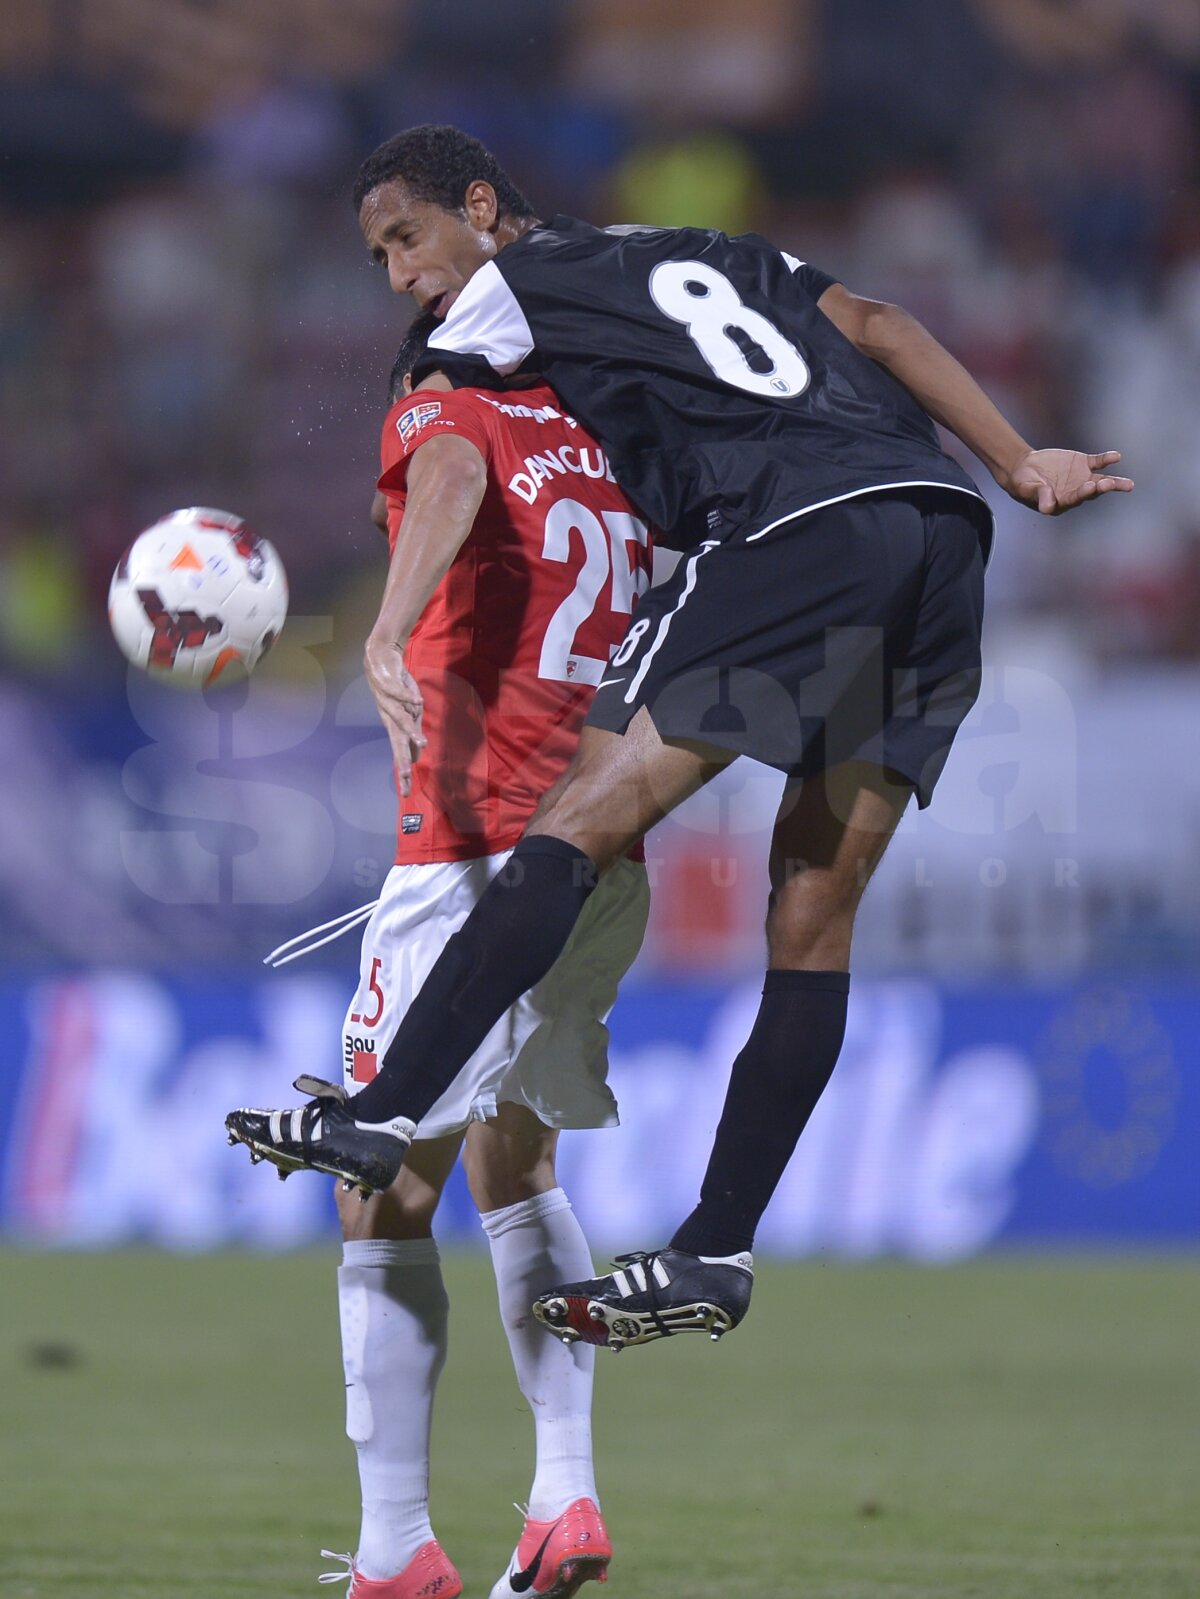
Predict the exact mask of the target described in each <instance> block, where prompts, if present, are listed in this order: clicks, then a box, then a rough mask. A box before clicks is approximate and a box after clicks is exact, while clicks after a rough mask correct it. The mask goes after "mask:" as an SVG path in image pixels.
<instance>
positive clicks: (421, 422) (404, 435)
mask: <svg viewBox="0 0 1200 1599" xmlns="http://www.w3.org/2000/svg"><path fill="white" fill-rule="evenodd" d="M441 414H442V407H441V403H440V402H439V401H437V400H424V401H422V403H421V404H420V405H411V406H409V408H408V410H407V411H404V412H402V413H401V415H400V417H399V419H398V420H397V422H396V426H397V428H398V429H399V430H400V442H401V444H403V445H404V447H405V449H407V448H408V446H409V444H411V443H412V441H413V439H415V438H416V436H417V434H418V433H419V432H420V431H421V429H422V428H423V427H427V426H428V424H429V423H430V422H434V421H436V420H437V418H438V417H439V416H441Z"/></svg>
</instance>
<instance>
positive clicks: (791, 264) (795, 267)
mask: <svg viewBox="0 0 1200 1599" xmlns="http://www.w3.org/2000/svg"><path fill="white" fill-rule="evenodd" d="M779 253H780V255H781V256H782V257H783V259H784V260H785V261H786V262H787V264H788V271H789V272H798V271H799V270H800V268H801V267H802V266H803V265H804V262H803V261H797V259H796V257H795V256H794V255H789V254H788V253H787V251H786V250H780V252H779Z"/></svg>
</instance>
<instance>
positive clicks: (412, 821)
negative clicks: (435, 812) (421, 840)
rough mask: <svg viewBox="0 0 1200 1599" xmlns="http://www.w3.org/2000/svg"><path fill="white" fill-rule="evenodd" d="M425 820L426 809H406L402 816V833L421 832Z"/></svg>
mask: <svg viewBox="0 0 1200 1599" xmlns="http://www.w3.org/2000/svg"><path fill="white" fill-rule="evenodd" d="M424 820H425V813H424V811H405V813H404V815H403V816H402V817H401V818H400V831H401V832H402V833H419V832H420V831H421V823H422V822H423V821H424Z"/></svg>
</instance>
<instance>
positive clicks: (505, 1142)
mask: <svg viewBox="0 0 1200 1599" xmlns="http://www.w3.org/2000/svg"><path fill="white" fill-rule="evenodd" d="M431 320H432V319H421V320H420V321H419V323H418V324H417V325H415V326H414V329H413V330H412V331H411V332H410V335H409V337H408V338H407V339H406V341H405V344H404V347H403V348H402V349H401V352H400V355H399V357H398V358H397V364H396V372H395V373H394V375H393V384H394V385H395V383H396V381H397V379H398V378H401V377H403V376H404V374H405V373H407V371H408V370H409V368H410V366H411V364H412V361H413V360H414V359H415V357H416V355H417V353H418V352H419V351H420V350H421V349H423V348H424V342H425V338H426V337H427V334H428V331H429V324H430V322H431ZM382 466H383V473H382V476H381V478H380V480H379V483H380V490H381V491H382V492H381V493H380V494H379V495H378V496H377V499H376V514H377V519H378V514H379V512H381V511H385V512H386V521H385V522H384V531H386V532H387V534H388V538H389V543H390V546H391V549H392V560H391V563H390V568H389V573H388V580H387V587H386V591H385V594H384V598H383V603H382V606H381V609H380V615H379V619H378V621H377V623H376V625H375V627H374V629H373V630H372V633H371V637H370V639H369V641H368V644H367V669H368V675H369V677H370V680H371V685H372V688H373V689H374V691H375V693H376V694H377V695H378V696H380V697H381V698H383V699H384V700H386V698H387V696H389V695H391V694H394V693H396V692H404V686H403V684H400V685H399V687H398V686H397V682H396V677H395V672H394V662H395V659H396V650H395V645H396V642H397V641H400V640H403V641H406V648H407V657H408V661H409V665H410V668H411V670H412V671H413V672H415V673H416V674H417V676H418V677H419V680H420V682H421V684H422V687H423V690H424V705H425V714H424V724H423V732H422V735H421V738H422V742H423V745H424V747H423V749H422V751H421V755H420V760H419V761H418V762H417V763H416V764H415V765H414V764H413V761H412V758H411V757H412V753H413V751H412V749H411V747H410V746H409V745H408V744H405V745H404V747H403V748H400V749H397V751H396V756H397V760H396V765H397V775H398V779H399V787H400V790H401V797H400V818H399V832H398V839H397V852H396V865H395V866H394V868H393V869H392V871H391V872H390V873H389V875H388V878H387V881H386V883H385V885H384V889H383V894H382V896H381V898H380V900H379V903H378V906H377V907H376V909H375V911H374V913H373V915H372V916H371V919H370V922H369V923H368V925H367V928H366V932H365V934H364V937H363V944H362V964H361V977H360V981H359V987H358V991H357V993H356V994H355V996H354V999H353V1002H352V1003H351V1005H350V1007H349V1012H348V1014H347V1019H346V1026H345V1032H344V1037H343V1082H342V1084H341V1085H340V1086H337V1087H335V1086H333V1085H327V1084H317V1083H316V1082H314V1081H313V1080H311V1079H305V1080H302V1084H303V1086H305V1087H308V1088H309V1091H311V1092H317V1093H318V1094H319V1096H320V1097H321V1098H322V1099H323V1102H324V1103H326V1104H329V1105H333V1104H336V1103H338V1102H339V1101H343V1100H344V1099H346V1098H347V1097H348V1100H349V1103H350V1104H351V1105H352V1104H353V1095H354V1094H355V1093H356V1092H357V1091H358V1089H360V1088H361V1087H362V1086H363V1085H365V1084H366V1083H367V1082H369V1081H370V1080H371V1079H372V1078H373V1077H374V1076H375V1073H376V1070H377V1065H378V1062H379V1061H380V1060H381V1059H382V1057H383V1054H384V1051H385V1050H386V1048H387V1045H388V1043H389V1041H390V1039H391V1037H392V1035H393V1033H394V1032H395V1030H396V1028H397V1026H398V1025H399V1023H400V1019H401V1017H402V1016H403V1014H404V1012H405V1010H406V1009H407V1007H408V1005H409V1003H410V1002H411V1000H412V997H413V995H414V993H415V992H416V991H417V990H418V989H419V988H420V986H421V984H422V982H423V981H424V979H425V976H426V974H427V972H428V970H429V968H430V967H431V966H432V964H433V962H434V960H435V959H436V958H437V956H438V955H439V954H440V953H441V949H442V946H443V945H444V944H445V942H446V940H447V938H449V937H450V936H451V935H452V934H453V933H454V932H455V931H456V930H457V928H458V927H460V926H461V925H462V923H463V921H465V919H466V917H467V915H468V914H469V912H470V910H471V909H472V908H473V906H474V905H475V903H476V901H477V900H478V898H479V896H480V895H481V894H482V892H483V891H484V889H485V888H486V886H487V884H488V883H489V881H491V879H492V878H493V877H494V876H495V875H496V873H497V872H498V871H499V870H500V868H501V867H502V866H503V864H504V862H505V861H506V860H507V859H508V854H509V851H510V849H511V846H512V845H513V844H515V843H516V841H517V839H518V838H519V837H520V835H521V832H522V830H523V828H524V827H525V824H526V823H527V822H528V820H529V817H530V815H531V814H532V812H533V808H534V805H535V803H536V802H537V800H538V799H539V798H540V797H541V795H542V794H543V793H544V791H545V790H546V789H547V788H548V787H549V786H550V785H552V784H553V783H554V781H555V780H556V779H557V778H558V777H559V776H560V775H561V773H562V771H563V769H564V768H565V766H566V764H567V761H568V759H569V758H570V756H571V754H572V753H573V752H574V749H575V747H576V745H577V742H578V737H579V728H580V726H581V724H582V721H583V717H584V715H585V713H586V711H587V709H588V707H589V705H590V704H591V700H592V695H593V693H594V689H595V685H596V683H597V682H598V681H599V679H600V676H601V675H602V673H603V672H604V670H605V669H606V668H607V666H608V660H609V654H610V651H611V650H612V649H613V648H614V647H615V645H616V643H617V641H618V640H619V638H620V637H621V634H622V633H623V631H624V629H625V626H626V624H627V622H628V620H629V614H630V611H631V609H632V607H633V605H634V603H635V600H636V598H637V596H638V594H639V593H640V592H641V591H642V590H643V589H644V588H645V587H646V584H647V582H648V579H649V551H648V547H647V531H646V526H645V524H644V523H643V522H640V521H638V520H637V519H636V518H635V517H634V516H633V515H632V513H631V511H630V508H629V505H628V502H627V501H626V500H625V498H624V496H623V495H622V494H621V492H620V491H619V490H618V489H617V488H616V486H615V485H614V484H613V482H612V480H611V477H610V476H609V474H608V471H607V466H606V462H605V457H604V454H603V452H602V451H601V450H600V449H599V448H598V446H597V445H596V444H595V442H594V440H592V439H591V438H590V437H589V436H588V435H587V434H585V433H584V432H583V430H582V429H581V428H579V427H578V426H576V424H575V423H574V422H573V421H572V420H571V419H570V418H567V417H564V416H563V414H562V411H561V409H560V407H559V405H558V402H557V401H556V399H555V397H554V395H553V394H551V392H550V391H549V389H547V388H545V387H544V386H542V385H540V384H539V385H537V386H536V387H532V388H528V389H526V390H524V391H522V392H520V393H513V394H491V393H487V392H481V391H471V392H468V391H466V390H463V391H461V392H459V393H457V394H453V395H449V394H447V395H434V396H429V395H418V396H415V397H414V398H413V399H411V400H410V399H408V398H403V397H402V398H401V399H400V401H399V403H397V404H395V405H394V406H393V407H392V409H391V411H390V412H389V414H388V417H387V420H386V422H385V424H384V428H383V438H382ZM385 494H386V504H384V503H383V500H384V495H385ZM648 903H649V895H648V890H647V885H646V872H645V867H644V866H643V865H642V864H641V862H640V859H639V860H632V859H625V860H623V861H622V862H621V863H619V865H618V866H617V868H616V869H615V870H614V872H612V873H610V874H609V875H608V876H607V877H606V878H605V885H604V890H603V892H601V893H597V894H595V895H593V896H592V899H591V902H590V908H589V913H588V915H587V916H585V917H584V918H582V919H581V921H580V924H579V926H578V928H577V931H576V936H575V938H574V939H573V940H572V941H571V944H570V946H569V947H568V948H567V949H566V950H565V951H564V952H563V956H562V959H561V960H560V961H559V962H558V963H557V964H556V965H555V967H554V968H553V970H552V971H551V972H549V973H548V975H547V976H546V978H545V980H544V981H543V982H542V983H541V984H539V985H538V986H537V987H536V988H535V989H534V990H533V991H532V992H531V993H529V994H527V995H525V996H524V997H523V998H522V999H520V1000H519V1001H518V1002H517V1003H516V1004H515V1005H514V1006H512V1008H511V1009H510V1010H509V1011H508V1012H507V1013H506V1014H505V1016H504V1017H502V1018H501V1020H500V1021H499V1022H498V1023H497V1024H496V1026H494V1027H493V1028H492V1029H491V1031H490V1032H489V1034H488V1035H487V1037H486V1038H485V1039H484V1040H483V1042H482V1043H481V1044H480V1046H479V1048H478V1049H477V1050H476V1051H475V1052H474V1054H473V1055H472V1058H471V1061H470V1063H469V1065H468V1067H467V1070H466V1071H465V1072H463V1073H462V1074H461V1075H460V1076H459V1077H458V1078H457V1079H456V1080H455V1083H454V1085H453V1088H452V1089H451V1091H450V1092H449V1093H447V1094H446V1095H444V1096H442V1098H441V1099H440V1100H439V1101H438V1103H437V1105H435V1106H434V1107H433V1109H432V1110H431V1111H430V1113H429V1115H428V1116H426V1117H425V1118H424V1119H423V1121H422V1123H421V1129H420V1133H419V1135H418V1137H417V1139H416V1141H415V1142H414V1143H413V1145H412V1148H411V1150H410V1152H409V1158H408V1160H407V1161H406V1163H405V1165H404V1167H403V1169H402V1170H401V1172H400V1174H399V1176H398V1177H397V1178H396V1180H395V1181H394V1182H392V1183H390V1185H389V1186H388V1187H387V1188H386V1189H385V1190H384V1191H383V1192H381V1193H378V1194H376V1195H375V1196H374V1197H372V1198H371V1199H369V1200H367V1201H366V1202H365V1203H360V1202H359V1198H358V1196H357V1195H355V1194H354V1193H353V1192H351V1191H343V1189H342V1186H341V1184H340V1183H339V1185H338V1195H337V1198H338V1210H339V1215H340V1218H341V1223H342V1232H343V1237H344V1239H345V1245H344V1255H343V1263H342V1266H341V1268H340V1270H339V1272H338V1298H339V1303H340V1309H341V1327H342V1352H343V1361H344V1366H345V1379H346V1409H347V1421H346V1425H347V1432H348V1433H349V1435H350V1437H351V1439H352V1440H353V1442H354V1443H355V1445H356V1448H357V1452H358V1464H359V1474H360V1479H361V1487H362V1527H361V1533H360V1538H359V1544H358V1549H357V1552H356V1553H355V1554H354V1555H353V1556H346V1557H344V1558H345V1559H346V1561H347V1564H348V1566H349V1568H350V1571H349V1576H350V1599H417V1596H419V1595H426V1594H433V1593H435V1592H436V1594H437V1596H438V1599H453V1595H455V1594H458V1593H460V1592H461V1591H462V1584H461V1582H460V1580H459V1577H458V1573H457V1571H456V1570H455V1569H454V1566H453V1565H452V1564H451V1562H450V1560H449V1558H448V1557H447V1555H446V1554H445V1552H444V1551H443V1550H442V1548H441V1546H440V1545H439V1544H438V1542H437V1541H436V1539H435V1538H434V1535H433V1530H432V1527H431V1524H430V1520H429V1506H428V1487H429V1438H430V1423H431V1417H432V1410H433V1400H434V1390H435V1387H436V1383H437V1379H438V1376H439V1373H440V1371H441V1367H442V1364H443V1362H444V1360H445V1354H446V1330H447V1327H446V1324H447V1300H446V1294H445V1289H444V1287H443V1284H442V1274H441V1267H440V1264H439V1259H438V1250H437V1245H436V1243H435V1242H434V1238H433V1231H432V1223H433V1217H434V1212H435V1210H436V1208H437V1205H438V1201H439V1199H440V1197H441V1192H442V1189H443V1186H444V1184H445V1182H446V1180H447V1178H448V1176H449V1174H450V1171H451V1169H452V1168H453V1166H454V1163H455V1160H456V1159H457V1158H458V1157H459V1155H460V1153H461V1155H462V1160H463V1164H464V1167H465V1169H466V1173H467V1180H468V1184H469V1187H470V1190H471V1195H472V1198H473V1199H474V1201H475V1203H476V1205H477V1206H478V1208H479V1212H480V1220H481V1222H482V1224H483V1228H484V1231H485V1233H486V1234H487V1237H488V1242H489V1244H490V1246H491V1253H492V1262H493V1265H494V1267H495V1272H496V1282H497V1288H498V1291H499V1299H500V1311H501V1318H502V1321H503V1324H504V1329H505V1332H506V1334H507V1337H508V1341H509V1345H510V1348H511V1351H512V1357H513V1363H514V1366H515V1367H516V1373H517V1380H518V1384H519V1386H520V1389H521V1392H522V1393H523V1394H524V1396H525V1398H526V1400H527V1401H528V1403H529V1407H530V1409H531V1411H532V1413H533V1417H534V1425H535V1438H536V1473H535V1477H534V1481H533V1485H532V1487H531V1489H530V1494H529V1503H528V1514H527V1518H526V1522H525V1526H524V1529H523V1531H522V1534H521V1538H520V1541H519V1542H518V1544H517V1547H516V1550H515V1551H514V1553H513V1556H512V1559H511V1561H510V1562H509V1566H508V1569H507V1571H506V1572H505V1574H504V1575H503V1576H502V1577H500V1579H499V1580H498V1581H497V1583H496V1584H495V1587H494V1588H493V1590H492V1599H515V1596H517V1595H518V1594H522V1595H525V1596H526V1599H530V1596H535V1599H551V1596H552V1599H565V1596H567V1595H570V1594H574V1593H575V1592H576V1590H577V1589H578V1587H579V1586H580V1585H581V1584H583V1583H584V1582H586V1581H588V1580H589V1579H592V1578H595V1579H599V1580H601V1581H603V1580H604V1578H605V1576H606V1574H607V1566H608V1562H609V1558H610V1556H611V1552H612V1551H611V1544H610V1542H609V1538H608V1533H607V1531H606V1529H605V1526H604V1522H603V1520H602V1518H601V1516H600V1511H599V1505H598V1499H597V1493H596V1485H595V1478H594V1474H593V1467H592V1456H591V1393H592V1363H593V1357H594V1354H595V1351H594V1350H592V1349H583V1348H580V1349H568V1348H566V1347H565V1346H564V1345H560V1344H556V1343H554V1342H553V1341H552V1340H551V1339H548V1338H547V1337H546V1336H545V1334H544V1333H543V1332H542V1331H541V1329H540V1328H539V1327H538V1325H537V1323H536V1322H535V1321H534V1320H533V1319H532V1318H531V1317H530V1315H529V1305H530V1303H531V1301H532V1300H533V1299H534V1298H535V1297H536V1295H537V1294H538V1293H539V1292H542V1291H544V1290H545V1289H547V1288H549V1287H550V1286H552V1285H553V1283H554V1282H556V1281H558V1280H559V1279H561V1277H562V1276H563V1275H564V1274H566V1275H567V1276H573V1275H579V1274H580V1273H584V1274H586V1273H588V1272H590V1271H591V1269H592V1267H591V1261H590V1256H589V1251H588V1247H587V1243H586V1240H585V1238H584V1236H583V1232H582V1230H581V1228H580V1225H579V1222H578V1221H577V1219H576V1217H575V1215H574V1213H573V1211H572V1209H571V1206H570V1203H569V1201H568V1199H567V1196H566V1195H565V1194H564V1192H563V1191H562V1189H561V1188H560V1187H559V1186H558V1184H557V1181H556V1178H555V1169H554V1158H555V1146H556V1143H557V1140H558V1133H559V1129H560V1128H563V1127H609V1126H614V1125H615V1124H616V1121H617V1110H616V1103H615V1100H614V1099H613V1095H612V1093H611V1091H610V1090H609V1088H608V1086H607V1083H606V1081H605V1078H606V1072H607V1064H608V1062H607V1042H608V1034H607V1029H606V1028H605V1025H604V1020H605V1017H606V1016H607V1014H608V1012H609V1010H610V1009H611V1006H612V1003H613V1000H614V998H615V996H616V992H617V985H618V983H619V982H620V979H621V978H622V977H623V975H624V973H625V971H626V969H627V968H628V966H629V965H630V963H631V962H632V960H633V958H634V956H635V955H636V954H637V951H638V948H639V946H640V944H641V941H642V936H643V933H644V930H645V924H646V914H647V909H648ZM263 1114H265V1113H254V1112H243V1113H241V1115H242V1117H243V1120H242V1121H241V1122H240V1123H239V1124H238V1127H237V1129H236V1130H237V1132H238V1135H239V1136H241V1137H242V1138H243V1139H244V1140H245V1142H247V1143H249V1145H250V1147H251V1149H252V1150H254V1149H255V1146H256V1141H257V1137H256V1135H258V1134H261V1133H262V1132H263V1128H262V1125H261V1122H262V1116H263ZM231 1125H232V1120H231ZM364 1198H365V1195H364ZM435 1584H436V1586H434V1585H435Z"/></svg>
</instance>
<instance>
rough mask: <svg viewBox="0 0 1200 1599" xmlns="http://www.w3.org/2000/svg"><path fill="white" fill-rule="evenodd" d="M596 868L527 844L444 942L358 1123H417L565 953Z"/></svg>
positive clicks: (558, 844)
mask: <svg viewBox="0 0 1200 1599" xmlns="http://www.w3.org/2000/svg"><path fill="white" fill-rule="evenodd" d="M595 886H596V868H595V866H594V865H593V864H592V862H591V860H590V859H589V858H588V856H586V855H585V854H584V853H583V851H582V850H579V849H576V848H575V846H574V844H567V843H564V841H563V840H562V839H561V838H550V837H548V836H546V835H545V834H535V835H534V836H533V837H532V838H523V839H522V840H521V841H520V843H519V844H518V845H517V847H516V849H514V850H513V852H512V856H511V858H510V859H509V861H508V862H507V864H506V865H505V866H504V867H503V868H502V870H501V871H499V872H498V873H497V874H496V876H495V877H494V878H493V879H492V881H491V882H490V883H489V884H488V886H487V888H486V889H485V890H484V891H483V893H482V894H481V895H480V898H479V903H478V905H476V907H475V909H474V910H473V911H472V912H471V914H470V916H468V917H467V920H466V921H465V922H464V923H463V925H462V927H461V928H460V929H459V930H458V932H457V933H455V935H454V937H453V938H451V939H449V940H448V941H447V944H446V947H445V949H443V951H442V953H441V954H440V955H439V956H438V958H437V961H436V963H435V965H434V967H433V970H432V971H431V972H430V974H429V976H428V977H427V978H426V979H425V982H424V984H423V985H422V987H421V991H420V993H419V994H418V995H417V996H416V997H415V999H414V1000H413V1002H412V1004H411V1005H410V1006H409V1009H408V1012H407V1014H406V1015H405V1017H404V1020H403V1021H402V1022H401V1023H400V1027H399V1030H398V1031H397V1033H396V1036H395V1038H393V1039H392V1042H391V1043H390V1044H389V1046H388V1050H387V1053H386V1054H385V1055H384V1057H383V1065H382V1067H381V1068H380V1072H379V1076H378V1077H376V1078H375V1080H374V1081H373V1082H370V1083H368V1084H367V1086H366V1087H365V1088H362V1089H360V1090H359V1092H358V1093H357V1094H356V1095H355V1096H354V1101H353V1105H354V1115H355V1118H356V1119H357V1120H359V1121H368V1122H381V1121H387V1120H389V1119H390V1118H391V1117H393V1116H407V1117H408V1118H409V1119H410V1120H411V1121H414V1122H419V1121H420V1120H421V1118H422V1116H425V1115H427V1114H428V1112H429V1110H430V1108H431V1107H432V1106H433V1104H434V1103H435V1102H436V1101H437V1100H438V1099H440V1098H441V1096H442V1095H443V1094H444V1093H445V1091H446V1089H447V1088H449V1086H450V1084H451V1083H452V1082H453V1081H454V1079H455V1078H456V1077H457V1076H458V1074H459V1072H460V1071H461V1070H462V1068H463V1067H464V1066H465V1065H466V1063H467V1061H468V1060H469V1059H470V1058H471V1056H472V1055H473V1054H474V1053H475V1051H476V1050H477V1049H478V1047H479V1045H480V1044H481V1043H482V1042H483V1040H484V1038H485V1037H486V1036H487V1034H488V1032H489V1031H490V1030H491V1028H492V1027H493V1026H494V1025H495V1023H496V1022H497V1021H498V1020H499V1018H500V1017H501V1016H502V1015H503V1014H504V1012H505V1011H506V1010H507V1009H508V1007H509V1006H510V1005H512V1004H513V1003H514V1002H515V1001H516V1000H518V999H520V997H521V995H522V994H524V993H525V992H526V990H527V989H530V988H532V987H533V985H534V984H535V983H538V982H540V981H541V979H542V978H543V977H545V975H546V973H547V972H548V971H549V970H550V968H551V966H553V965H554V962H555V961H556V960H557V959H558V957H559V955H560V954H561V952H562V948H563V945H564V944H565V943H566V942H567V939H568V938H569V937H570V935H571V929H572V928H573V927H574V926H575V923H576V921H577V920H578V917H579V913H580V911H582V909H583V907H584V904H585V903H586V901H587V897H588V895H589V894H590V893H591V891H592V889H593V888H594V887H595Z"/></svg>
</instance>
